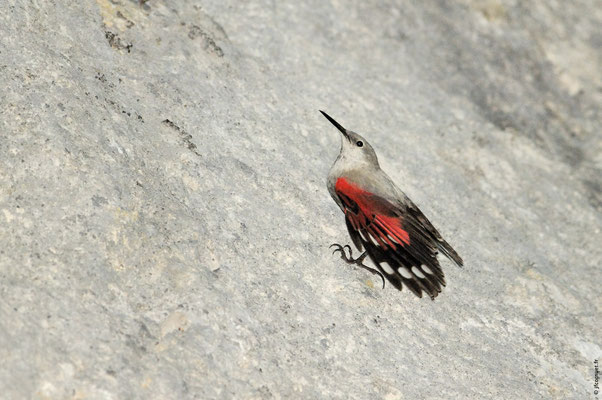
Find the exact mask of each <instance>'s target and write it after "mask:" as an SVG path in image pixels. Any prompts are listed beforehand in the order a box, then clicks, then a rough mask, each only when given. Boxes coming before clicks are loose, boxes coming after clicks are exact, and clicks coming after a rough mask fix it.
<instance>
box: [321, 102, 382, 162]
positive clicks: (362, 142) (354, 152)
mask: <svg viewBox="0 0 602 400" xmlns="http://www.w3.org/2000/svg"><path fill="white" fill-rule="evenodd" d="M320 112H321V113H322V115H324V117H326V119H327V120H328V121H330V123H331V124H333V125H334V126H336V128H337V129H338V130H339V131H340V132H341V135H342V136H341V152H340V153H339V157H338V158H337V161H336V164H339V163H343V164H345V165H346V166H348V167H349V168H353V169H359V168H365V167H369V168H377V169H379V168H380V165H379V164H378V157H376V152H375V151H374V149H373V148H372V146H371V145H370V143H368V142H367V141H366V139H364V138H363V137H362V136H361V135H360V134H358V133H355V132H353V131H350V130H348V129H345V128H343V127H342V126H341V124H339V123H338V122H337V121H335V120H334V119H333V118H332V117H331V116H330V115H328V114H326V113H325V112H324V111H322V110H320Z"/></svg>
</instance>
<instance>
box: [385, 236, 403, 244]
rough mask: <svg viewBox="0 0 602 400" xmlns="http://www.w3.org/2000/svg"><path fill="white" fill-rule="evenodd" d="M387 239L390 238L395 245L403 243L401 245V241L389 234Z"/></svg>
mask: <svg viewBox="0 0 602 400" xmlns="http://www.w3.org/2000/svg"><path fill="white" fill-rule="evenodd" d="M387 237H388V238H389V239H390V240H391V241H392V242H393V243H397V244H401V243H399V240H398V239H397V238H396V237H394V236H391V235H389V234H387Z"/></svg>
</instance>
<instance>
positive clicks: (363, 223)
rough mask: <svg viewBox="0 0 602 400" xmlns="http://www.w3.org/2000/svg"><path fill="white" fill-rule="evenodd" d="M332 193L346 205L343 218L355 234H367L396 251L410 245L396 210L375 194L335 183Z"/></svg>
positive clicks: (338, 180) (340, 182) (345, 182)
mask: <svg viewBox="0 0 602 400" xmlns="http://www.w3.org/2000/svg"><path fill="white" fill-rule="evenodd" d="M335 191H336V193H337V195H338V196H339V198H341V200H342V201H343V204H344V205H345V215H346V216H347V218H349V221H350V222H351V225H352V226H353V228H354V229H355V230H357V231H360V232H361V231H363V230H365V231H367V232H368V233H370V236H372V237H373V238H374V240H376V241H377V242H378V244H379V245H381V246H383V247H390V248H392V249H396V248H397V246H402V247H403V246H405V245H408V244H410V235H409V234H408V232H406V231H405V230H404V229H403V220H402V218H401V216H399V215H397V214H398V213H396V212H395V206H394V205H393V204H391V203H390V202H389V201H387V200H385V199H383V198H382V197H379V196H377V195H375V194H372V193H370V192H367V191H365V190H363V189H361V188H359V187H358V186H356V185H354V184H352V183H350V182H348V181H347V180H346V179H345V178H339V179H337V182H336V184H335Z"/></svg>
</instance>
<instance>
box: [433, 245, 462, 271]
mask: <svg viewBox="0 0 602 400" xmlns="http://www.w3.org/2000/svg"><path fill="white" fill-rule="evenodd" d="M438 247H439V251H440V252H441V253H443V255H444V256H445V257H447V258H449V259H450V260H452V261H453V262H455V263H456V265H457V266H458V267H461V266H463V265H464V261H462V257H460V255H459V254H458V253H456V250H454V249H453V248H452V247H451V246H450V245H449V243H447V242H446V241H445V240H441V241H440V242H439V243H438Z"/></svg>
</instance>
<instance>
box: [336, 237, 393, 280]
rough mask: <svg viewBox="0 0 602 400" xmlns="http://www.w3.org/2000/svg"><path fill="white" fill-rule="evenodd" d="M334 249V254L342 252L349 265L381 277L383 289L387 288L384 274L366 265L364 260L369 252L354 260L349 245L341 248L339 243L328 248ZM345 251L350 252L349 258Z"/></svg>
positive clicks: (342, 256)
mask: <svg viewBox="0 0 602 400" xmlns="http://www.w3.org/2000/svg"><path fill="white" fill-rule="evenodd" d="M332 247H334V248H335V249H334V251H333V252H332V254H334V253H336V252H337V251H340V252H341V258H342V259H343V260H344V261H345V262H346V263H347V264H355V265H357V266H358V267H360V268H363V269H365V270H366V271H369V272H370V273H372V274H374V275H378V276H380V279H382V280H383V289H384V288H385V277H384V276H383V274H382V273H381V272H380V271H379V270H377V269H375V268H371V267H369V266H367V265H364V259H365V258H366V256H367V255H368V252H367V251H364V252H363V253H362V255H360V256H359V257H358V258H355V259H354V258H353V253H352V251H351V246H349V245H348V244H346V245H345V246H341V245H340V244H338V243H333V244H331V245H330V246H329V247H328V248H332ZM345 249H347V250H349V256H347V253H345Z"/></svg>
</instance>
